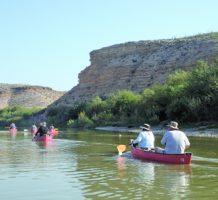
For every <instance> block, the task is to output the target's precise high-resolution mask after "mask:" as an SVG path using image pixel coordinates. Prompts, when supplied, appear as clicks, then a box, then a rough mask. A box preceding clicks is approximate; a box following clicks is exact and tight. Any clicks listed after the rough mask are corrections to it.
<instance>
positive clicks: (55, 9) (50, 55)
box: [0, 0, 218, 91]
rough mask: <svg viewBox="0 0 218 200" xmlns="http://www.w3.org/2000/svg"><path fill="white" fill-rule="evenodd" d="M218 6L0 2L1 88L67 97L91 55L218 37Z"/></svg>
mask: <svg viewBox="0 0 218 200" xmlns="http://www.w3.org/2000/svg"><path fill="white" fill-rule="evenodd" d="M217 8H218V1H217V0H182V1H181V0H110V1H104V0H0V83H8V84H28V85H38V86H45V87H50V88H52V89H54V90H58V91H68V90H70V89H72V88H73V87H74V86H76V85H77V84H78V74H79V73H80V72H81V71H82V70H84V69H85V68H86V67H87V66H89V65H90V56H89V53H90V52H91V51H93V50H97V49H100V48H103V47H107V46H111V45H114V44H120V43H125V42H130V41H140V40H156V39H172V38H179V37H186V36H192V35H196V34H199V33H209V32H218V12H217Z"/></svg>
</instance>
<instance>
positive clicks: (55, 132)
mask: <svg viewBox="0 0 218 200" xmlns="http://www.w3.org/2000/svg"><path fill="white" fill-rule="evenodd" d="M49 133H50V134H51V135H54V136H55V135H58V131H57V130H55V129H51V130H50V131H49Z"/></svg>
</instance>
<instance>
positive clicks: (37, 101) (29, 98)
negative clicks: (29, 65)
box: [0, 84, 64, 109]
mask: <svg viewBox="0 0 218 200" xmlns="http://www.w3.org/2000/svg"><path fill="white" fill-rule="evenodd" d="M63 94H64V92H59V91H55V90H52V89H51V88H48V87H40V86H29V85H14V84H0V109H3V108H5V107H8V106H23V107H29V108H31V107H34V106H35V107H41V108H45V107H47V106H48V105H50V104H51V103H53V102H54V101H56V100H57V99H59V98H60V97H61V96H63Z"/></svg>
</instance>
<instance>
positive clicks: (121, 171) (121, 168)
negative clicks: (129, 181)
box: [117, 156, 126, 178]
mask: <svg viewBox="0 0 218 200" xmlns="http://www.w3.org/2000/svg"><path fill="white" fill-rule="evenodd" d="M125 163H126V158H125V157H124V156H118V157H117V170H118V176H119V178H123V177H124V176H125V168H126V164H125Z"/></svg>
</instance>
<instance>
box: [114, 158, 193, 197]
mask: <svg viewBox="0 0 218 200" xmlns="http://www.w3.org/2000/svg"><path fill="white" fill-rule="evenodd" d="M116 161H117V174H118V177H119V178H121V179H122V180H128V179H130V180H131V181H130V180H129V182H132V184H131V187H129V188H128V195H129V196H132V198H134V199H143V198H151V199H156V197H157V195H156V194H157V193H158V198H157V199H159V198H160V197H161V198H162V199H175V200H176V199H181V198H185V197H186V196H187V195H189V187H190V181H191V175H192V166H191V165H168V164H160V163H153V162H144V161H140V160H135V159H133V158H131V156H130V154H124V155H122V156H118V157H117V159H116Z"/></svg>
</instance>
